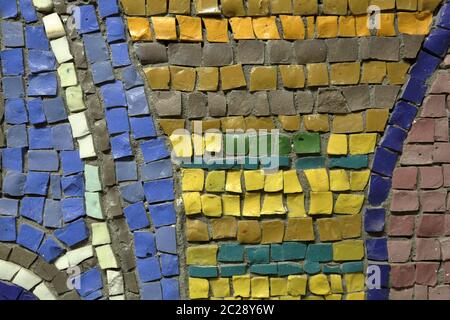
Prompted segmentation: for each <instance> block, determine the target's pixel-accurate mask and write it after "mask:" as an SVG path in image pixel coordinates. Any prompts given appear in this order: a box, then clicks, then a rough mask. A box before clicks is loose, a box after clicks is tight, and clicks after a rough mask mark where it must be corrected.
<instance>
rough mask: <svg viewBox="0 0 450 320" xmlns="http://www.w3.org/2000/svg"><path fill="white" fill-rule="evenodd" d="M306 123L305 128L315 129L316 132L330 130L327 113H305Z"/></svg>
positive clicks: (308, 129)
mask: <svg viewBox="0 0 450 320" xmlns="http://www.w3.org/2000/svg"><path fill="white" fill-rule="evenodd" d="M304 123H305V129H306V130H307V131H314V132H328V131H330V127H329V124H328V115H327V114H313V115H305V116H304Z"/></svg>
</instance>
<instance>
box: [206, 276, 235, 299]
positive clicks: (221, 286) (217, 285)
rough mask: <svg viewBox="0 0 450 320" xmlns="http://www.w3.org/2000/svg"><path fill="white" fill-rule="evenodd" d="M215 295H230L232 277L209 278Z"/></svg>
mask: <svg viewBox="0 0 450 320" xmlns="http://www.w3.org/2000/svg"><path fill="white" fill-rule="evenodd" d="M209 284H210V286H211V289H212V294H213V297H218V298H224V297H228V296H229V295H230V279H228V278H218V279H211V280H209Z"/></svg>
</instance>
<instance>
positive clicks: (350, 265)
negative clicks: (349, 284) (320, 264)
mask: <svg viewBox="0 0 450 320" xmlns="http://www.w3.org/2000/svg"><path fill="white" fill-rule="evenodd" d="M363 271H364V264H363V262H362V261H357V262H346V263H343V264H342V273H355V272H363Z"/></svg>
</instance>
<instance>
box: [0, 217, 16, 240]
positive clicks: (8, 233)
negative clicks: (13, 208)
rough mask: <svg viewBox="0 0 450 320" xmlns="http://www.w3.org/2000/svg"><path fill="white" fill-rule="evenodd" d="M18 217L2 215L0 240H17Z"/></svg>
mask: <svg viewBox="0 0 450 320" xmlns="http://www.w3.org/2000/svg"><path fill="white" fill-rule="evenodd" d="M16 233H17V231H16V218H14V217H1V216H0V241H7V242H9V241H16Z"/></svg>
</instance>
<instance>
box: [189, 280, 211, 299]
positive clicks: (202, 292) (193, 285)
mask: <svg viewBox="0 0 450 320" xmlns="http://www.w3.org/2000/svg"><path fill="white" fill-rule="evenodd" d="M208 296H209V282H208V280H206V279H199V278H191V277H189V298H190V299H206V298H208Z"/></svg>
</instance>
